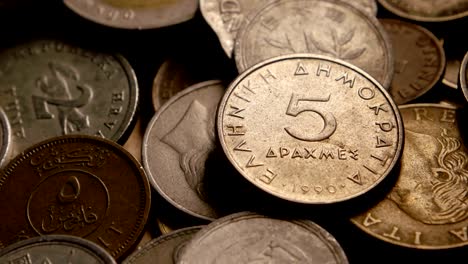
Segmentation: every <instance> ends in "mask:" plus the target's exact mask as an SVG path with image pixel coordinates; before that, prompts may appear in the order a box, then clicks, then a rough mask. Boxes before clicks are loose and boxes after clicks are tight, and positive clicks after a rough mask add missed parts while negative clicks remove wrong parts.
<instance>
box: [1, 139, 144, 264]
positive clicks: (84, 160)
mask: <svg viewBox="0 0 468 264" xmlns="http://www.w3.org/2000/svg"><path fill="white" fill-rule="evenodd" d="M0 182H1V183H2V184H1V185H0V201H9V202H8V203H0V210H1V212H2V213H3V214H4V215H8V217H7V218H4V219H3V221H2V230H1V232H0V248H1V247H4V246H6V245H9V244H12V243H15V242H17V241H19V240H23V239H26V238H30V237H35V236H42V235H51V234H59V235H72V236H77V237H82V238H86V239H88V240H91V241H93V242H94V243H96V244H98V245H99V246H101V247H103V248H104V249H106V250H107V251H108V252H109V253H110V254H111V255H112V257H114V258H116V259H118V258H119V257H120V256H122V255H125V253H127V252H128V251H129V249H131V248H132V247H133V246H134V245H135V243H137V242H138V240H139V238H140V236H141V235H142V234H143V229H144V226H145V224H146V220H147V218H148V213H149V209H150V202H151V199H150V198H151V197H150V194H151V192H150V185H149V182H148V179H147V178H146V175H145V172H144V170H143V168H142V167H141V166H140V165H139V164H138V162H137V161H136V160H135V159H134V158H133V157H132V156H131V155H130V154H129V153H128V152H127V151H125V149H123V148H122V147H121V146H120V145H117V144H116V143H113V142H112V141H109V140H106V139H102V138H99V137H95V136H84V135H68V136H61V137H55V138H52V139H49V140H46V141H43V142H40V143H38V144H37V145H34V146H32V147H31V148H29V149H27V150H25V151H24V152H23V153H22V154H20V155H18V156H17V157H16V158H15V159H14V160H12V161H11V162H10V163H9V164H8V166H7V167H6V168H5V169H4V170H3V171H2V172H1V174H0Z"/></svg>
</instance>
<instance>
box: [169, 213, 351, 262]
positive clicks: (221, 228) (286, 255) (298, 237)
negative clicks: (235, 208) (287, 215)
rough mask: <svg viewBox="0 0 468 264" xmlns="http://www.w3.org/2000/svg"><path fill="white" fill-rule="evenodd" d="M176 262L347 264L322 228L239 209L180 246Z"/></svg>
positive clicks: (331, 237) (342, 252) (304, 222)
mask: <svg viewBox="0 0 468 264" xmlns="http://www.w3.org/2000/svg"><path fill="white" fill-rule="evenodd" d="M179 260H180V261H179V262H177V263H179V264H188V263H190V264H198V263H200V264H201V263H223V264H228V263H329V264H338V263H340V264H345V263H348V260H347V258H346V255H345V253H344V251H343V249H342V248H341V246H340V245H339V244H338V242H337V241H336V240H335V238H334V237H333V236H332V235H331V234H330V233H328V232H327V231H326V230H325V229H323V228H322V227H320V226H318V225H317V224H315V223H313V222H311V221H306V220H285V219H278V218H269V217H267V216H264V215H259V214H255V213H248V212H242V213H237V214H233V215H229V216H226V217H223V218H220V219H218V220H216V221H215V222H213V223H211V224H209V225H207V226H206V227H204V228H203V229H202V230H200V231H199V232H198V233H197V234H195V236H194V237H193V238H192V240H191V241H190V242H189V243H188V244H187V245H186V246H185V247H184V249H183V250H182V252H181V254H180V259H179Z"/></svg>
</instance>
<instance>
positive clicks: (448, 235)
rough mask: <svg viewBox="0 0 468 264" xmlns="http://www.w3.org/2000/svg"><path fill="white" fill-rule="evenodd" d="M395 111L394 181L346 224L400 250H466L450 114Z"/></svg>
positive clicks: (464, 158) (455, 129) (461, 151)
mask: <svg viewBox="0 0 468 264" xmlns="http://www.w3.org/2000/svg"><path fill="white" fill-rule="evenodd" d="M400 111H401V114H402V117H403V121H404V126H405V147H404V150H403V155H402V158H401V169H400V173H399V178H398V180H397V182H396V184H395V186H394V187H393V189H392V190H391V192H390V193H389V194H388V195H387V197H386V198H385V199H384V200H382V201H381V202H379V203H378V204H377V205H376V206H374V207H373V208H371V209H370V210H368V211H367V212H365V213H362V214H360V215H359V216H356V217H353V218H352V222H353V223H354V224H356V225H357V226H358V227H359V228H361V229H362V230H364V231H365V232H367V233H369V234H370V235H372V236H375V237H377V238H379V239H382V240H384V241H387V242H390V243H393V244H397V245H401V246H405V247H412V248H420V249H442V248H453V247H460V246H464V245H468V240H467V229H466V227H467V225H468V208H467V206H466V205H467V203H468V198H467V197H468V196H467V193H468V188H467V181H466V179H467V177H468V170H467V162H468V154H467V149H466V147H465V145H464V144H463V143H462V142H463V141H462V138H461V134H460V133H461V131H460V130H459V125H460V124H461V123H460V122H459V119H458V118H457V111H456V109H455V108H452V107H449V106H442V105H430V104H419V105H418V104H414V105H406V106H401V107H400ZM462 122H463V121H462Z"/></svg>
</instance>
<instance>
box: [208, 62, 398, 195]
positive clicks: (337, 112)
mask: <svg viewBox="0 0 468 264" xmlns="http://www.w3.org/2000/svg"><path fill="white" fill-rule="evenodd" d="M217 128H218V135H219V138H220V142H221V145H222V147H223V150H224V152H225V153H226V155H227V157H228V159H229V160H230V161H231V162H232V164H233V165H234V166H235V167H236V169H237V170H238V171H239V172H240V173H241V174H242V175H243V176H244V177H245V178H246V179H248V180H249V181H250V182H252V183H253V184H254V185H256V186H257V187H259V188H261V189H263V190H265V191H267V192H269V193H271V194H273V195H275V196H278V197H281V198H283V199H286V200H290V201H295V202H300V203H310V204H319V203H333V202H338V201H343V200H347V199H350V198H353V197H356V196H358V195H360V194H363V193H365V192H367V191H368V190H370V189H372V188H373V187H374V186H376V185H377V184H378V183H379V182H380V181H382V180H383V179H384V178H385V177H386V176H387V174H388V173H389V172H390V171H391V169H392V168H393V167H394V165H395V163H396V162H397V160H398V158H399V156H400V152H401V148H402V142H403V129H402V123H401V118H400V114H399V112H398V109H397V107H396V106H395V104H394V102H393V100H392V99H391V98H390V95H389V94H388V93H387V92H386V91H385V90H384V89H383V88H382V86H381V85H380V84H379V83H378V82H377V81H375V79H374V78H372V77H371V76H370V75H368V74H366V73H365V72H363V71H362V70H360V69H358V68H357V67H355V66H353V65H351V64H348V63H346V62H343V61H341V60H338V59H333V58H328V57H322V56H319V55H312V54H298V55H286V56H283V57H278V58H274V59H271V60H268V61H266V62H263V63H260V64H257V65H256V66H255V67H252V68H251V69H249V70H248V71H246V72H245V73H243V74H242V75H240V76H239V77H238V78H237V79H236V80H235V81H234V82H233V83H231V85H230V86H229V89H228V91H227V92H226V94H225V96H224V97H223V100H222V101H221V104H220V107H219V112H218V120H217Z"/></svg>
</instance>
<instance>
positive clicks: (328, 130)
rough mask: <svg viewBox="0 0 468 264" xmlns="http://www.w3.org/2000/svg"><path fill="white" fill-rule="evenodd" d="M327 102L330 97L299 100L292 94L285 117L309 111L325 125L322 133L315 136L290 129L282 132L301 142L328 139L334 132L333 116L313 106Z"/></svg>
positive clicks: (287, 128) (334, 120)
mask: <svg viewBox="0 0 468 264" xmlns="http://www.w3.org/2000/svg"><path fill="white" fill-rule="evenodd" d="M329 100H330V95H328V96H327V97H322V98H300V97H299V95H297V94H292V95H291V100H290V101H289V105H288V109H287V110H286V114H287V115H290V116H294V117H296V116H298V115H299V114H301V113H302V112H307V111H310V112H314V113H317V114H318V115H320V117H322V119H323V121H324V123H325V124H324V127H323V129H322V131H320V133H318V134H316V135H310V134H308V133H307V132H306V131H299V130H295V129H293V128H291V127H285V128H284V130H286V132H287V133H288V134H289V135H290V136H292V137H294V138H297V139H299V140H303V141H320V140H323V139H326V138H329V137H330V136H331V135H332V134H333V133H334V132H335V130H336V119H335V117H334V116H333V114H331V113H329V112H324V111H322V110H319V109H317V108H315V107H314V106H313V103H314V102H328V101H329Z"/></svg>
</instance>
